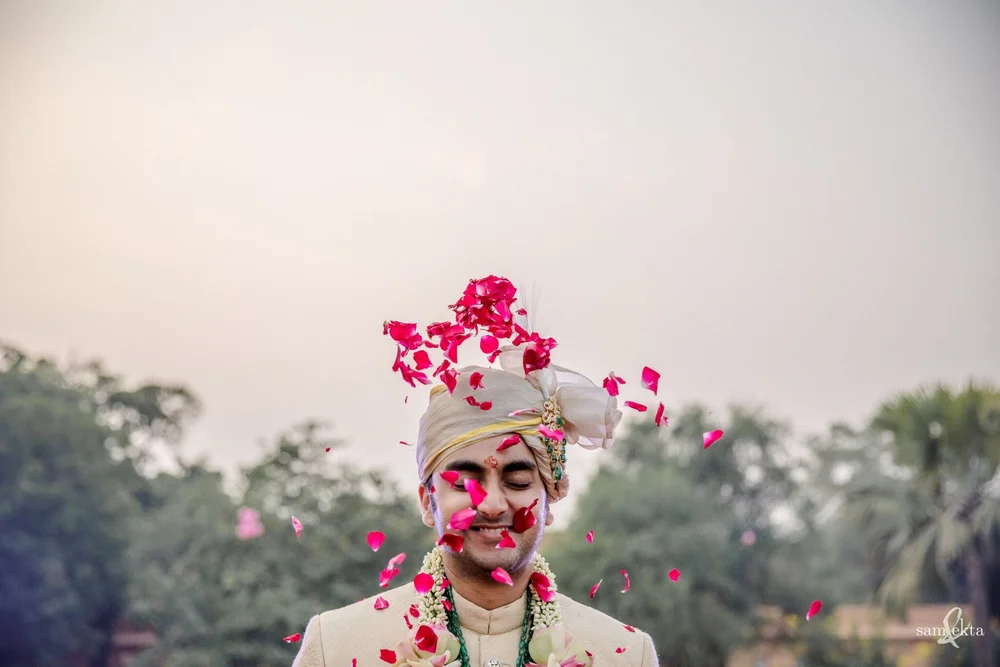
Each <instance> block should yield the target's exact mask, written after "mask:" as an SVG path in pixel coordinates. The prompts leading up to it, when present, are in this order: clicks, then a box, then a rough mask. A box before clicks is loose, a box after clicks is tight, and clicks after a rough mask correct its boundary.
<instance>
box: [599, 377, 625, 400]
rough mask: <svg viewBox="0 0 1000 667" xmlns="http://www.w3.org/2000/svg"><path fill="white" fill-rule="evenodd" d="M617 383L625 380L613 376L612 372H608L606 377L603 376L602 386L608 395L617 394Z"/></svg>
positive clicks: (623, 382) (622, 382)
mask: <svg viewBox="0 0 1000 667" xmlns="http://www.w3.org/2000/svg"><path fill="white" fill-rule="evenodd" d="M619 384H625V380H623V379H621V378H620V377H617V376H615V374H614V373H608V377H606V378H604V384H603V387H604V388H605V389H606V390H607V391H608V395H609V396H617V395H618V385H619Z"/></svg>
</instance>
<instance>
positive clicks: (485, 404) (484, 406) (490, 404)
mask: <svg viewBox="0 0 1000 667" xmlns="http://www.w3.org/2000/svg"><path fill="white" fill-rule="evenodd" d="M479 409H480V410H492V409H493V401H483V402H482V403H480V404H479Z"/></svg>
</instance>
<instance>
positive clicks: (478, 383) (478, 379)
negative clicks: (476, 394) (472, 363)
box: [469, 371, 483, 389]
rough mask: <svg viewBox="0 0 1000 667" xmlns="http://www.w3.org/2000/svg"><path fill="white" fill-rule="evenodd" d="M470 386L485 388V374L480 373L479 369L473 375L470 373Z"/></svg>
mask: <svg viewBox="0 0 1000 667" xmlns="http://www.w3.org/2000/svg"><path fill="white" fill-rule="evenodd" d="M469 386H470V387H472V388H473V389H482V388H483V374H482V373H480V372H479V371H476V372H475V373H473V374H472V375H470V376H469Z"/></svg>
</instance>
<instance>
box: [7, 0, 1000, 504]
mask: <svg viewBox="0 0 1000 667" xmlns="http://www.w3.org/2000/svg"><path fill="white" fill-rule="evenodd" d="M668 5H669V6H668ZM723 5H724V9H723V8H721V7H722V6H723ZM418 6H419V7H418ZM0 7H2V10H0V338H4V339H6V340H8V341H10V342H13V343H15V344H17V345H20V346H22V347H24V348H26V349H28V350H29V351H31V352H35V353H47V354H53V355H57V356H59V357H61V358H68V356H69V355H71V354H75V355H76V356H77V357H87V356H96V357H99V358H101V359H103V360H105V361H106V362H107V364H108V365H109V366H110V367H111V368H112V369H114V370H116V371H120V372H123V373H125V374H127V375H128V376H129V377H131V378H135V379H137V380H138V379H145V378H159V379H162V380H169V381H181V382H184V383H186V384H187V385H188V386H190V387H191V388H192V389H193V390H194V391H195V392H196V393H197V394H198V395H199V396H200V397H201V398H202V399H203V401H204V403H205V407H206V410H205V413H204V415H203V417H202V418H201V419H200V420H199V421H198V422H197V423H196V424H195V425H194V427H193V428H192V429H191V431H190V433H189V436H188V438H187V449H188V451H189V452H192V453H202V452H204V453H208V454H209V455H210V457H211V460H212V461H214V462H215V463H216V464H218V465H220V466H225V467H227V468H228V469H232V468H233V467H234V466H235V465H236V464H238V463H246V462H249V461H250V460H252V459H253V458H254V457H255V456H256V455H257V452H258V450H257V447H256V444H255V443H256V442H257V441H258V440H259V439H260V438H264V437H270V436H273V435H275V434H276V433H277V432H279V431H280V430H282V429H284V428H285V427H288V426H290V425H291V424H293V423H295V422H297V421H299V420H301V419H303V418H306V417H317V418H324V419H328V420H331V421H332V422H334V423H335V424H336V433H337V434H339V435H341V436H343V437H344V438H346V439H348V440H349V442H350V447H349V449H348V450H346V451H345V453H344V454H342V456H346V457H350V458H353V459H356V460H359V461H360V460H364V461H365V462H366V463H368V464H371V465H374V466H383V467H388V468H390V469H391V470H392V472H393V473H394V475H395V476H396V477H397V478H398V479H401V480H402V479H405V480H407V481H411V480H412V479H413V476H414V475H415V465H414V461H413V452H412V450H410V449H406V448H404V447H402V446H400V445H399V444H398V443H399V441H400V440H411V441H412V440H413V438H414V437H415V432H416V424H417V420H418V419H419V416H420V413H421V411H422V409H423V407H424V405H425V403H426V399H427V391H426V389H423V390H420V391H413V390H409V391H408V389H409V388H408V387H407V386H406V385H404V384H403V383H402V381H401V380H400V379H399V378H398V376H395V375H393V374H392V373H391V371H390V365H391V363H392V360H393V356H394V352H393V346H392V343H391V342H390V341H389V340H388V339H387V338H384V337H383V336H382V335H381V325H382V322H383V320H386V319H401V320H408V321H417V322H420V323H428V322H430V321H432V320H439V319H444V318H445V317H447V316H448V314H449V311H448V310H447V309H446V305H447V304H448V303H451V302H453V301H454V300H455V299H456V298H457V297H458V295H459V294H460V293H461V291H462V289H463V288H464V286H465V284H466V282H467V281H468V279H469V278H471V277H478V276H482V275H486V274H487V273H491V272H492V273H498V274H501V275H506V276H509V277H510V278H511V279H513V280H515V281H517V282H518V283H519V284H522V285H524V286H531V285H532V284H535V285H537V289H538V292H539V294H540V302H539V306H540V307H539V309H538V324H539V328H540V329H541V331H542V333H544V334H545V335H549V336H553V337H555V338H556V339H557V340H558V341H559V343H560V345H559V348H558V349H557V351H556V352H557V354H556V355H555V358H554V360H555V362H556V363H558V364H561V365H564V366H568V367H570V368H574V369H576V370H579V371H581V372H583V373H586V374H589V375H590V376H591V377H592V378H593V379H595V380H597V381H600V379H601V378H603V377H604V375H606V374H607V372H608V371H611V370H613V371H615V372H617V373H618V374H620V375H623V376H624V377H625V378H626V379H627V380H633V379H634V380H635V381H636V383H637V380H638V372H639V369H641V367H642V366H643V365H644V364H648V365H650V366H653V367H654V368H657V369H659V370H660V371H661V372H662V374H663V379H662V380H661V383H660V386H661V395H662V396H663V398H664V400H665V401H666V402H667V405H668V414H669V410H670V409H673V408H675V407H676V406H678V405H679V404H680V403H681V402H683V401H687V400H701V401H705V402H707V403H708V404H710V405H711V406H713V407H721V406H722V405H724V404H725V403H726V402H727V401H730V400H741V401H751V402H759V403H762V404H764V405H766V406H767V407H768V408H770V409H771V410H772V411H773V413H774V414H775V415H778V416H781V417H786V418H788V419H790V420H792V421H793V422H794V423H795V424H796V425H797V426H798V427H800V428H801V429H802V430H817V429H820V428H822V427H824V426H825V425H826V424H827V423H828V422H830V421H832V420H835V419H847V420H852V421H857V420H860V419H861V418H863V417H864V416H865V415H866V414H867V413H868V412H869V411H870V410H871V409H872V408H873V407H874V406H875V405H876V404H877V402H878V401H879V400H881V399H884V398H886V397H888V396H890V395H891V394H892V392H894V391H897V390H901V389H907V388H913V387H915V386H917V385H919V384H921V383H925V382H930V381H936V380H944V381H948V382H956V383H957V382H960V381H964V380H966V379H967V378H969V377H970V376H972V375H976V376H978V377H982V378H987V379H990V380H992V381H1000V298H998V287H1000V263H998V261H997V257H998V251H1000V230H998V224H1000V122H998V119H1000V5H998V4H997V3H995V2H985V1H984V2H978V3H976V2H948V3H944V2H916V1H909V0H907V1H903V0H899V1H896V2H888V1H887V2H879V3H872V2H864V1H862V0H855V1H852V2H808V3H806V2H793V1H789V2H781V3H778V2H753V3H751V2H727V3H700V2H686V3H665V2H653V1H650V2H632V3H612V2H579V1H576V2H568V1H565V2H555V1H549V2H544V3H537V2H536V3H487V2H477V3H469V2H448V3H442V2H427V3H413V2H397V3H380V2H365V3H359V2H319V1H317V2H291V1H284V2H272V3H263V2H247V1H245V0H240V1H239V2H236V1H233V2H226V1H215V2H193V1H191V2H187V1H185V2H178V1H167V0H163V1H155V2H154V1H152V0H147V1H145V2H139V3H137V2H124V1H123V2H63V3H54V2H13V1H7V0H0ZM466 347H468V346H466ZM466 359H467V360H469V361H474V359H473V358H472V357H466ZM633 386H634V385H633ZM407 395H409V397H410V398H409V402H408V403H407V404H405V405H404V403H403V399H404V397H405V396H407ZM634 397H639V396H634ZM648 416H649V413H647V417H648ZM650 418H651V417H650ZM599 456H600V454H597V455H591V454H589V453H577V452H575V451H571V452H570V457H571V459H570V469H571V471H572V470H574V469H575V470H576V471H577V473H578V477H577V480H578V484H577V485H576V488H580V486H582V484H581V483H580V482H582V480H581V479H580V477H579V474H580V472H581V471H586V470H589V469H591V468H592V465H593V462H594V461H595V460H596V459H597V458H598V457H599ZM584 459H587V463H585V464H584V463H581V461H583V460H584ZM574 466H576V467H575V468H574ZM414 483H415V482H414Z"/></svg>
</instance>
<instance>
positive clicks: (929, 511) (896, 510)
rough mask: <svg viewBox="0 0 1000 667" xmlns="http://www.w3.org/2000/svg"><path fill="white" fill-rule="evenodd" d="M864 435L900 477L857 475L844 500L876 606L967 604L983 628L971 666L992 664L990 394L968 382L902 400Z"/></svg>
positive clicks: (998, 420) (996, 527)
mask: <svg viewBox="0 0 1000 667" xmlns="http://www.w3.org/2000/svg"><path fill="white" fill-rule="evenodd" d="M871 429H872V431H873V432H874V433H876V434H884V435H886V436H887V438H886V442H887V443H888V446H889V447H890V449H891V452H892V454H893V462H894V464H895V465H896V466H900V467H901V468H902V473H901V474H895V475H886V474H884V473H882V472H880V471H871V470H869V471H866V474H863V475H859V477H858V479H857V480H855V481H854V484H853V489H852V492H851V494H850V496H849V506H848V508H849V511H850V512H851V513H852V516H853V517H855V518H856V520H857V521H858V523H859V525H860V526H861V528H862V530H863V531H864V534H865V537H866V539H867V542H868V547H869V554H870V557H871V561H872V564H873V566H874V568H875V572H876V581H877V586H878V595H879V599H880V601H881V602H882V603H883V604H884V605H885V606H886V608H887V609H889V610H891V611H894V612H896V613H899V612H900V611H901V610H902V609H903V608H904V607H905V605H906V604H907V603H909V602H912V601H915V600H916V599H917V598H924V599H926V598H928V597H930V598H932V599H933V598H952V599H953V598H955V597H958V598H959V599H962V600H964V599H969V600H971V602H972V606H973V609H974V613H975V618H976V622H977V623H978V624H980V626H982V627H984V628H985V633H984V635H983V636H982V637H972V638H971V643H972V644H973V653H974V656H975V664H976V665H977V667H987V665H990V664H994V663H993V662H992V660H993V656H994V655H995V654H994V651H995V650H996V649H995V647H994V641H993V639H994V638H993V632H992V630H991V628H990V623H991V620H992V619H995V618H997V617H998V616H1000V607H998V604H997V602H998V601H997V598H998V597H1000V593H997V592H996V591H997V590H998V589H1000V586H998V585H997V582H1000V497H998V496H997V494H995V493H994V492H993V491H992V488H993V487H992V486H991V481H992V479H993V478H994V476H995V475H998V474H1000V472H998V466H1000V392H998V391H997V390H996V389H995V388H993V387H991V386H988V385H977V384H975V383H969V384H968V385H967V386H966V387H965V388H964V389H963V390H962V391H961V392H960V393H954V392H952V391H951V390H949V389H948V388H946V387H944V386H941V385H938V386H935V387H931V388H929V389H918V390H916V391H914V392H911V393H904V394H901V395H899V396H897V397H896V398H894V399H892V400H890V401H887V402H886V403H885V404H883V405H882V406H881V407H880V408H879V410H878V411H877V413H876V415H875V417H874V418H873V419H872V422H871ZM991 591H993V592H992V593H991Z"/></svg>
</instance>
